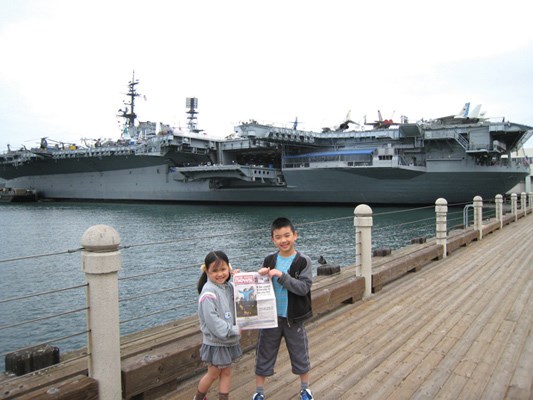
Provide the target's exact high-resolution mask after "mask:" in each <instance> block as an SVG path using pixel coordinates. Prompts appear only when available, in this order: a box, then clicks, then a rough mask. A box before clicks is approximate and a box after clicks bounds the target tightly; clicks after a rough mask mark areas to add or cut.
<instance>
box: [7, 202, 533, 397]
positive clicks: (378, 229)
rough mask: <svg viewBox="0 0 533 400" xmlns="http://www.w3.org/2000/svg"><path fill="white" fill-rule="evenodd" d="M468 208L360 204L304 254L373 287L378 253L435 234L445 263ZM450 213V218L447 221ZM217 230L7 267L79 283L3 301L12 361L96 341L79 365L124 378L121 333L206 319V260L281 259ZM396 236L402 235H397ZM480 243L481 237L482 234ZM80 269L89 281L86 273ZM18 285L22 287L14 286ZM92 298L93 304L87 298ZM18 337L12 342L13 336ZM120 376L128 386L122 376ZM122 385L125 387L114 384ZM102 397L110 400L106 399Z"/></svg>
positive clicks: (91, 247)
mask: <svg viewBox="0 0 533 400" xmlns="http://www.w3.org/2000/svg"><path fill="white" fill-rule="evenodd" d="M500 197H501V196H500ZM521 199H522V200H521V203H520V208H518V207H517V206H516V195H514V206H513V208H512V212H513V216H514V217H515V218H518V215H519V214H520V215H522V213H523V215H524V216H525V215H526V213H527V212H529V213H531V212H532V210H533V208H532V205H531V204H532V200H533V194H532V193H530V194H529V203H527V201H526V196H525V194H524V195H523V196H522V197H521ZM480 200H481V202H480ZM498 200H499V199H498V197H497V198H496V201H495V204H496V206H493V205H487V204H486V203H485V204H483V202H482V199H481V198H474V203H475V204H476V207H477V209H476V211H475V216H474V218H475V219H476V222H475V229H478V230H479V232H481V230H482V229H483V226H482V222H480V220H479V218H480V216H483V215H485V218H486V217H487V214H483V213H485V207H491V208H492V209H493V210H496V211H494V213H495V214H494V215H495V216H496V218H497V219H499V223H502V221H503V212H502V211H501V209H500V208H497V207H500V206H499V204H501V202H498ZM463 206H464V204H449V205H448V204H447V202H446V201H445V200H444V199H438V200H437V201H436V203H435V206H426V207H416V208H412V209H404V210H398V211H395V210H386V211H385V210H384V211H382V212H378V213H375V214H374V213H373V212H372V210H371V209H370V207H368V206H365V205H360V206H357V207H356V208H355V219H354V215H353V213H352V212H350V210H346V215H342V213H341V215H340V216H338V217H335V218H326V219H322V218H320V216H319V215H318V216H317V218H316V219H315V220H311V221H305V220H302V221H297V220H293V222H294V223H295V225H296V227H297V229H298V231H299V232H300V237H301V238H302V240H301V242H300V244H299V249H300V250H301V251H302V252H304V253H306V254H307V255H309V256H310V257H311V259H312V260H313V263H314V270H315V273H316V268H317V264H316V263H315V261H316V260H318V259H319V258H322V256H324V258H325V259H327V260H328V259H329V260H330V261H333V263H330V264H336V265H340V266H341V267H342V268H349V267H353V266H355V269H356V271H357V275H359V276H364V277H365V281H366V284H367V285H368V284H370V283H371V281H372V279H371V278H370V277H369V276H368V275H365V274H368V265H367V263H368V260H369V259H370V261H371V258H368V257H367V256H366V255H365V254H368V252H369V251H370V252H372V248H387V247H389V248H392V249H399V248H401V247H403V246H406V245H408V244H409V243H410V241H411V242H412V239H413V238H428V237H429V238H431V237H432V236H433V235H435V237H436V243H441V244H442V246H443V256H445V255H446V247H445V243H446V238H445V236H444V242H443V241H442V240H443V236H442V235H443V234H444V235H446V232H448V231H449V230H450V229H454V228H451V227H453V226H454V224H455V221H461V220H462V219H463V215H462V214H463V213H462V210H461V207H463ZM443 210H445V211H444V212H445V213H446V218H445V220H444V222H443ZM393 215H394V216H395V217H396V218H395V219H396V221H397V222H395V223H391V222H390V221H391V217H392V216H393ZM482 220H483V219H482ZM482 220H481V221H482ZM332 224H334V225H335V228H336V232H337V234H338V235H337V237H336V239H335V240H334V241H327V240H324V235H323V231H324V228H323V227H324V225H332ZM354 226H355V243H354ZM211 227H212V230H211V232H208V233H206V232H202V234H201V235H198V236H197V237H190V236H188V237H176V238H170V239H163V238H162V239H160V240H156V241H152V242H141V243H133V244H121V240H120V236H119V233H118V232H117V231H116V230H115V229H113V228H112V227H109V226H104V225H96V226H93V227H91V228H89V229H88V230H87V231H85V232H84V233H83V235H82V236H81V243H82V247H80V248H75V249H72V250H65V251H59V252H52V253H46V254H36V255H29V256H18V257H12V258H10V259H1V260H0V265H1V266H2V269H3V273H4V276H5V274H6V273H7V270H8V269H14V270H16V271H17V273H18V274H19V276H31V275H32V274H31V273H30V270H31V269H32V268H33V269H37V270H38V272H36V273H35V274H36V275H39V274H40V273H41V271H43V270H46V271H48V273H49V274H50V273H51V272H52V271H56V273H58V274H59V273H60V274H61V276H63V280H66V281H69V282H70V284H68V285H67V286H64V287H57V286H56V285H55V284H56V283H57V282H58V280H57V279H50V280H48V281H44V282H43V280H42V279H39V280H37V282H38V283H37V284H35V285H33V286H32V285H31V284H30V282H29V281H28V282H26V283H25V284H24V285H22V286H21V287H20V288H16V290H15V291H14V293H16V294H14V295H11V296H10V295H6V293H2V295H0V296H3V297H0V308H1V309H0V311H2V315H3V316H4V319H3V321H2V322H1V325H0V337H1V338H2V340H0V346H1V351H0V352H1V353H2V356H6V355H7V354H10V355H11V354H13V351H14V350H15V349H13V348H8V346H12V345H13V343H14V342H16V343H17V344H16V346H17V347H19V349H18V350H29V349H30V348H34V347H35V346H36V345H57V344H64V345H65V347H64V350H66V351H71V350H74V349H82V348H83V347H84V345H85V339H86V340H89V341H91V346H88V347H86V348H85V349H82V350H79V351H77V352H76V353H75V354H77V355H75V356H73V355H71V357H73V358H78V359H81V358H83V359H89V358H93V359H94V358H95V357H101V356H103V353H104V352H105V357H106V359H109V356H110V354H114V355H115V356H116V358H117V359H115V361H117V360H118V368H119V369H120V348H117V346H120V343H119V340H118V338H119V335H120V334H122V335H123V336H124V335H127V334H131V333H134V332H138V331H140V330H143V329H149V328H153V327H154V326H158V325H164V324H168V323H170V322H172V321H175V320H176V319H177V318H182V317H185V316H188V315H189V316H190V315H193V314H194V313H195V312H196V304H197V296H198V293H197V291H196V281H197V279H198V277H199V276H200V273H201V271H200V267H199V265H200V264H201V263H202V262H203V259H202V256H198V255H199V254H201V255H203V254H207V253H208V252H209V251H211V250H212V249H217V248H224V249H225V251H226V252H227V254H228V255H229V256H230V261H231V263H232V265H233V267H234V268H239V269H241V270H243V271H256V270H258V268H259V266H260V265H261V263H262V260H263V256H264V255H266V254H269V253H271V252H272V247H271V246H270V244H269V240H267V239H268V238H269V237H270V230H269V229H268V228H260V229H250V230H244V231H231V232H228V225H227V223H225V222H224V221H221V226H220V228H217V227H216V226H211ZM367 228H370V229H371V232H372V234H371V238H370V242H368V241H366V242H365V243H363V241H365V240H366V239H365V237H367V236H366V234H364V233H363V230H365V229H367ZM459 229H464V227H460V228H459ZM217 232H223V233H217ZM390 232H395V234H394V235H391V234H390ZM479 235H480V237H481V233H479ZM439 240H440V242H439ZM191 243H194V246H193V248H194V251H193V252H194V254H195V256H193V258H198V259H197V261H196V262H194V263H180V262H176V260H179V259H190V258H191ZM251 249H252V250H251ZM354 249H355V251H354ZM154 254H157V255H158V256H157V260H158V261H157V262H154V260H155V259H156V257H154ZM75 256H77V257H75ZM354 256H355V257H354ZM47 260H48V264H51V265H49V266H47V267H46V268H44V267H43V263H46V262H47ZM80 264H81V267H82V271H84V272H85V274H84V273H83V272H79V265H80ZM22 271H24V273H22ZM68 271H72V273H69V272H68ZM76 271H78V272H76ZM370 271H371V267H370ZM370 273H371V272H370ZM14 284H15V282H13V283H12V285H14ZM37 288H38V289H37ZM89 289H90V290H89ZM369 290H371V288H370V289H368V286H367V288H366V289H365V293H366V292H368V291H369ZM85 296H88V297H87V299H86V298H85ZM119 309H120V312H119ZM30 310H31V313H30ZM89 316H90V317H89ZM86 317H87V318H88V319H87V320H86ZM115 317H116V320H115V319H114V318H115ZM87 323H88V325H86V324H87ZM102 324H103V325H102ZM119 326H120V329H119ZM167 329H175V326H173V325H172V326H170V325H169V327H168V328H167ZM9 331H10V332H11V334H7V332H9ZM21 332H24V334H21ZM102 333H103V334H102ZM98 334H102V335H101V336H99V335H98ZM6 338H8V339H9V341H8V340H7V339H6ZM7 343H9V344H7ZM124 343H125V342H124V341H123V344H124ZM21 348H22V349H21ZM72 354H74V353H72ZM73 358H71V360H72V359H73ZM92 365H101V364H100V363H93V364H92ZM110 367H111V368H114V367H117V364H113V365H111V366H110V365H108V364H107V365H105V366H104V371H95V370H94V369H93V370H90V374H91V376H94V377H98V379H100V380H106V379H107V378H106V376H110V377H116V376H117V374H113V373H110V372H109V368H110ZM118 376H119V377H120V371H118ZM113 379H115V378H113ZM119 381H120V379H119ZM116 384H117V382H114V383H112V385H116ZM118 385H120V382H118ZM101 387H102V385H101ZM119 392H120V389H119ZM100 396H101V398H105V396H102V393H100Z"/></svg>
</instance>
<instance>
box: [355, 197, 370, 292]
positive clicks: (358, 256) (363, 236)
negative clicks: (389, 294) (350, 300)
mask: <svg viewBox="0 0 533 400" xmlns="http://www.w3.org/2000/svg"><path fill="white" fill-rule="evenodd" d="M354 214H355V218H354V221H353V223H354V226H355V267H356V274H357V275H358V276H362V277H363V278H365V293H364V297H369V296H370V295H372V209H371V208H370V207H369V206H367V205H366V204H360V205H358V206H357V207H355V210H354Z"/></svg>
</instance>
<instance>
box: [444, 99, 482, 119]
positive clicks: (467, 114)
mask: <svg viewBox="0 0 533 400" xmlns="http://www.w3.org/2000/svg"><path fill="white" fill-rule="evenodd" d="M484 116H485V112H484V111H483V112H481V104H478V105H477V106H475V107H474V109H473V110H472V111H470V103H469V102H468V103H465V105H464V106H463V107H462V108H461V110H460V111H459V112H458V113H457V114H454V115H447V116H444V117H440V118H437V119H436V120H437V121H440V122H441V123H443V124H464V123H468V122H479V121H480V120H485V119H486V118H484Z"/></svg>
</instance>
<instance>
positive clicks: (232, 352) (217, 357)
mask: <svg viewBox="0 0 533 400" xmlns="http://www.w3.org/2000/svg"><path fill="white" fill-rule="evenodd" d="M241 357H242V349H241V345H240V344H236V345H233V346H210V345H208V344H202V347H200V358H201V360H202V361H203V362H205V363H207V364H211V365H213V366H215V367H217V368H226V367H229V366H230V365H231V364H232V363H235V362H237V361H239V359H240V358H241Z"/></svg>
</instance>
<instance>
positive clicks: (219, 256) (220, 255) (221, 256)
mask: <svg viewBox="0 0 533 400" xmlns="http://www.w3.org/2000/svg"><path fill="white" fill-rule="evenodd" d="M222 262H225V263H226V264H227V265H228V267H229V265H230V264H229V258H228V256H227V255H226V253H224V252H223V251H221V250H216V251H211V252H209V253H208V254H207V255H206V256H205V260H204V265H205V271H202V275H200V279H198V286H197V289H198V294H200V293H202V289H203V287H204V285H205V283H206V282H207V270H208V269H209V267H210V266H211V264H213V263H214V264H213V267H218V266H219V265H220V263H222ZM230 277H231V274H229V275H228V279H227V280H226V282H227V281H229V279H230Z"/></svg>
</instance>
